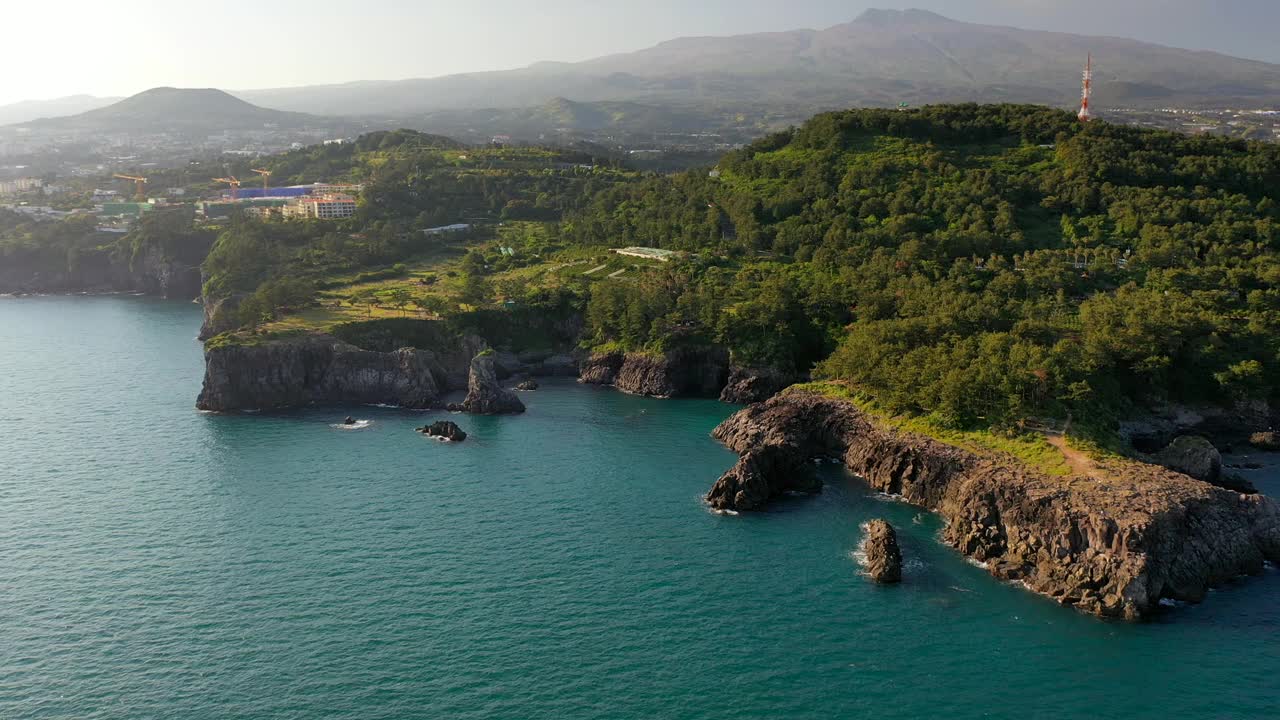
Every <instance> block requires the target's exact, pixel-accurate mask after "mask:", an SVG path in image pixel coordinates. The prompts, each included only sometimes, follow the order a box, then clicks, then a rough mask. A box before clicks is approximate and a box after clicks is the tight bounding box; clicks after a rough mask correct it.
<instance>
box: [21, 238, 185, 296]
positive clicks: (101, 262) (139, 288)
mask: <svg viewBox="0 0 1280 720" xmlns="http://www.w3.org/2000/svg"><path fill="white" fill-rule="evenodd" d="M0 293H32V294H43V293H145V294H147V295H157V296H159V297H165V298H173V299H180V300H191V299H193V298H196V297H198V296H199V295H200V268H199V267H198V266H192V265H190V264H187V263H184V262H182V261H179V260H175V259H171V258H166V257H164V255H163V253H162V252H160V250H158V249H151V250H148V251H146V252H144V253H142V254H141V255H140V256H139V257H137V258H135V259H134V260H133V261H132V262H130V261H129V260H128V259H126V258H121V257H118V256H117V255H115V254H113V253H110V252H106V251H96V250H95V251H93V252H85V253H81V254H80V255H78V256H77V260H76V262H74V263H61V264H58V265H56V266H55V265H48V264H44V265H38V266H36V265H31V264H24V263H21V262H13V263H9V264H7V265H5V266H3V267H0Z"/></svg>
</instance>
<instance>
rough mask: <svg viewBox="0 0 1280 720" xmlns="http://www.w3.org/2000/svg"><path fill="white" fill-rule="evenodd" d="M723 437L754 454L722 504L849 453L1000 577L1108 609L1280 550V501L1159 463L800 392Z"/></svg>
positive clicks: (752, 410)
mask: <svg viewBox="0 0 1280 720" xmlns="http://www.w3.org/2000/svg"><path fill="white" fill-rule="evenodd" d="M714 435H715V437H716V438H718V439H720V440H721V441H723V442H724V443H725V444H726V445H728V446H729V447H730V448H731V449H733V450H735V451H737V452H738V453H740V454H742V455H743V458H742V461H741V462H740V463H739V466H738V467H736V468H734V470H731V471H730V472H728V473H726V474H725V476H724V477H723V478H721V480H720V481H719V482H717V483H716V486H715V487H714V488H713V489H712V491H711V493H710V495H708V502H710V503H711V504H712V506H713V507H716V508H720V509H726V510H752V509H758V508H760V507H761V506H762V505H763V503H765V502H767V500H768V499H769V498H771V497H774V496H776V495H777V494H779V493H781V492H783V491H785V490H788V489H791V488H790V487H789V485H790V482H789V481H788V480H787V478H790V477H800V475H795V474H794V473H795V472H796V471H797V470H799V469H801V468H803V467H804V466H805V465H806V463H807V461H808V460H810V459H811V458H812V457H815V456H834V457H840V458H842V459H843V461H844V463H845V465H846V466H847V467H848V468H849V469H850V470H851V471H853V472H854V473H856V474H858V475H859V476H861V477H863V478H865V479H866V481H867V482H868V483H869V484H870V485H871V487H873V488H874V489H876V490H878V491H881V492H885V493H889V494H893V495H900V496H902V497H903V498H904V499H905V500H906V501H907V502H910V503H912V504H914V505H918V506H921V507H924V508H928V509H930V510H934V511H936V512H938V513H939V514H941V515H942V516H943V518H944V519H945V520H946V521H947V528H946V530H945V532H944V535H943V538H944V540H945V541H946V542H947V543H949V544H950V545H952V546H953V547H955V548H957V549H958V550H960V551H961V552H962V553H964V554H965V555H967V556H969V557H971V558H973V559H975V560H978V561H981V562H983V563H986V564H987V567H988V568H989V570H990V572H991V573H992V574H993V575H995V576H997V577H999V578H1002V579H1006V580H1016V581H1020V582H1022V583H1024V584H1025V585H1026V587H1028V588H1029V589H1031V590H1033V591H1035V592H1038V593H1040V594H1043V595H1046V596H1049V597H1051V598H1054V599H1056V600H1058V601H1059V602H1061V603H1063V604H1066V605H1072V606H1075V607H1077V608H1080V609H1081V610H1084V611H1087V612H1091V613H1095V614H1098V615H1103V616H1112V617H1125V618H1130V619H1135V618H1140V617H1142V616H1145V615H1148V614H1150V613H1151V612H1153V611H1154V610H1155V609H1156V608H1157V607H1158V605H1159V601H1160V600H1161V599H1163V598H1171V599H1175V600H1186V601H1193V602H1194V601H1199V600H1201V599H1202V598H1203V597H1204V595H1205V593H1206V592H1207V591H1208V589H1209V588H1210V587H1212V586H1214V585H1217V584H1220V583H1223V582H1225V581H1227V580H1229V579H1231V578H1234V577H1236V576H1239V575H1242V574H1253V573H1257V572H1260V571H1261V570H1262V568H1263V563H1264V561H1265V560H1268V559H1270V560H1280V506H1277V504H1276V503H1274V502H1273V501H1272V500H1270V499H1268V498H1265V497H1263V496H1261V495H1248V494H1241V493H1238V492H1232V491H1229V490H1225V489H1222V488H1218V487H1214V486H1212V485H1209V484H1207V483H1204V482H1200V481H1197V480H1194V479H1192V478H1190V477H1187V476H1185V475H1181V474H1178V473H1176V472H1173V471H1170V470H1166V469H1164V468H1160V467H1156V466H1151V465H1137V464H1133V465H1129V464H1125V465H1123V466H1116V467H1110V466H1109V467H1108V472H1107V473H1106V477H1105V479H1101V480H1099V479H1094V478H1087V477H1075V478H1056V477H1051V476H1048V475H1043V474H1039V473H1037V472H1035V471H1032V470H1029V469H1025V468H1022V467H1019V466H1018V465H1017V464H1016V463H1015V462H1012V461H1004V460H995V459H989V458H984V457H979V456H977V455H974V454H972V453H969V452H967V451H964V450H960V449H957V448H954V447H951V446H948V445H943V444H941V443H939V442H936V441H934V440H931V439H928V438H924V437H920V436H915V435H911V434H906V433H901V432H897V431H894V430H890V429H885V428H882V427H880V426H878V425H877V424H876V423H874V422H873V421H871V420H870V419H869V418H867V417H866V416H865V415H863V414H862V413H861V412H860V411H858V410H857V408H855V407H854V406H853V405H851V404H849V403H847V402H844V401H840V400H835V399H830V398H826V397H821V396H817V395H813V394H809V393H805V392H798V391H792V392H789V393H784V394H783V395H780V396H777V397H775V398H773V399H771V400H769V401H768V402H766V403H763V404H759V405H753V406H751V407H748V408H746V409H744V410H742V411H740V412H739V413H737V414H736V415H734V416H733V417H731V418H729V419H728V420H726V421H725V422H724V423H723V424H722V425H721V426H720V427H718V428H717V429H716V431H715V433H714ZM762 452H767V457H768V458H769V459H768V462H766V463H762V462H760V461H759V458H760V457H761V453H762ZM748 466H749V467H748Z"/></svg>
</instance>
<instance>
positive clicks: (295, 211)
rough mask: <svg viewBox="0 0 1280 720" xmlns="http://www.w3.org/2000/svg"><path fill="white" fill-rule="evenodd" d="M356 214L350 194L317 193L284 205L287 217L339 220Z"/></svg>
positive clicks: (354, 200)
mask: <svg viewBox="0 0 1280 720" xmlns="http://www.w3.org/2000/svg"><path fill="white" fill-rule="evenodd" d="M355 214H356V199H355V198H353V197H351V196H350V195H319V196H315V197H302V198H298V199H296V200H294V201H293V202H292V203H290V204H289V205H287V206H285V209H284V216H285V217H288V218H312V219H316V220H341V219H342V218H349V217H352V216H353V215H355Z"/></svg>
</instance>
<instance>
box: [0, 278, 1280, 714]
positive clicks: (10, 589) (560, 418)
mask: <svg viewBox="0 0 1280 720" xmlns="http://www.w3.org/2000/svg"><path fill="white" fill-rule="evenodd" d="M198 325H199V310H198V308H196V307H195V306H192V305H188V304H182V303H169V302H160V301H153V300H144V299H137V298H25V299H0V718H3V719H4V720H10V719H17V718H24V719H25V718H78V719H82V720H92V719H98V718H182V719H184V720H197V719H199V720H203V719H210V720H212V719H223V718H300V719H301V718H343V719H352V720H355V719H360V720H368V719H375V718H529V719H540V718H618V719H631V718H637V719H638V718H691V719H701V718H858V717H875V718H910V717H940V716H943V717H949V718H970V717H974V718H976V717H993V718H1095V717H1125V718H1173V717H1189V718H1261V717H1277V716H1280V572H1277V571H1275V570H1270V571H1268V573H1267V574H1266V575H1265V576H1264V577H1262V578H1255V579H1252V580H1249V581H1247V582H1241V583H1238V584H1235V585H1233V586H1231V587H1229V588H1224V589H1223V590H1221V591H1217V592H1214V593H1213V594H1212V595H1211V596H1210V598H1209V600H1208V602H1206V603H1204V604H1202V605H1199V606H1194V607H1180V608H1174V609H1171V610H1170V612H1168V613H1167V614H1166V615H1165V616H1163V617H1162V618H1160V619H1159V620H1157V621H1155V622H1152V623H1148V624H1143V625H1126V624H1122V623H1115V622H1101V621H1098V620H1095V619H1092V618H1089V617H1085V616H1081V615H1078V614H1076V613H1075V612H1073V611H1070V610H1065V609H1062V608H1059V607H1058V606H1056V605H1054V604H1052V603H1050V602H1048V601H1046V600H1043V599H1041V598H1038V597H1035V596H1032V595H1030V594H1028V593H1026V592H1025V591H1023V590H1020V589H1018V588H1016V587H1013V586H1010V585H1006V584H1002V583H999V582H997V581H995V580H993V579H992V578H990V577H989V576H988V575H987V574H986V573H985V572H983V571H982V570H980V569H979V568H976V567H973V566H971V565H969V564H968V563H966V562H965V561H964V559H963V558H961V557H959V556H957V555H956V554H955V553H954V552H953V551H951V550H949V549H947V548H945V547H943V546H941V545H940V544H939V543H938V542H937V541H936V535H937V533H938V530H939V527H940V524H939V522H938V520H937V519H936V518H933V517H931V516H929V515H926V514H922V513H919V512H918V511H917V510H915V509H913V508H911V507H908V506H906V505H903V504H899V503H894V502H888V501H885V500H882V499H879V498H876V497H873V496H872V495H871V494H870V493H869V492H868V490H867V489H866V488H865V487H864V486H863V485H862V484H860V483H859V482H858V481H857V480H856V479H854V478H850V477H847V476H846V475H845V474H843V472H841V471H840V470H839V469H837V468H834V467H827V468H825V469H824V471H825V472H826V473H827V476H826V477H827V481H828V490H827V492H826V493H825V494H823V495H822V496H821V497H819V498H816V499H811V500H809V499H804V500H799V499H798V500H792V501H787V502H784V503H782V504H781V505H780V506H778V507H777V508H776V509H775V510H774V511H773V512H769V513H765V514H761V515H756V516H750V517H748V516H742V517H724V516H718V515H715V514H712V513H709V512H708V511H707V510H706V509H705V507H704V506H703V505H702V503H701V495H702V493H704V492H705V491H706V490H707V488H709V487H710V485H711V483H712V482H714V481H715V479H716V478H717V477H718V476H719V474H720V473H721V472H723V471H724V470H725V469H726V468H728V467H729V466H730V465H731V464H732V462H733V459H734V458H733V456H732V454H731V453H729V452H727V451H726V450H724V449H723V448H721V447H720V446H719V445H717V444H716V443H715V442H714V441H713V440H711V439H710V438H709V437H708V433H709V432H710V431H711V429H712V428H713V427H715V425H716V424H717V423H718V422H719V421H720V420H722V419H723V418H725V417H726V416H727V415H728V414H729V413H730V412H731V411H732V408H730V407H728V406H724V405H720V404H718V403H715V402H705V401H658V400H648V399H641V398H634V397H628V396H625V395H622V394H618V393H614V392H610V391H607V390H598V389H587V388H581V387H577V386H575V385H572V384H551V385H550V386H549V387H548V388H547V389H546V390H544V391H542V392H539V393H536V394H532V395H528V396H526V401H527V402H528V405H529V413H528V414H527V415H526V416H523V417H515V418H465V417H463V418H454V419H456V420H457V421H458V422H459V423H460V424H461V425H463V427H464V429H465V430H467V431H468V432H470V433H472V439H471V440H469V441H468V442H466V443H463V444H459V445H447V444H439V443H436V442H433V441H428V440H425V439H423V438H420V437H418V436H416V435H415V434H414V433H413V432H412V430H413V428H414V427H415V426H418V425H421V424H423V422H424V421H425V420H427V419H430V418H434V417H440V415H439V414H433V413H426V414H420V413H411V412H404V411H399V410H394V409H378V408H334V409H324V410H308V411H305V412H299V413H290V414H279V415H236V416H214V415H205V414H200V413H197V412H196V411H195V410H194V409H193V405H194V399H195V396H196V393H197V392H198V390H199V384H200V376H201V369H202V368H201V360H200V348H199V345H198V344H197V343H196V342H195V340H194V336H195V333H196V329H197V326H198ZM347 414H354V415H356V416H358V417H361V418H367V419H370V420H372V421H373V425H372V426H371V427H370V428H369V429H368V430H365V431H360V432H347V431H341V430H337V429H334V428H332V427H331V426H330V425H331V423H334V422H336V421H337V420H338V419H339V418H341V417H342V416H344V415H347ZM1254 479H1255V480H1257V481H1258V482H1259V483H1260V484H1262V485H1263V486H1264V487H1267V488H1269V489H1271V490H1273V491H1280V477H1278V476H1277V475H1276V471H1275V470H1274V469H1271V470H1268V471H1262V472H1259V473H1255V474H1254ZM873 517H885V518H888V519H889V520H890V521H892V522H893V523H894V524H895V525H896V526H897V527H898V528H899V533H900V535H901V537H902V542H903V546H904V553H905V555H906V557H907V559H908V567H907V572H906V582H905V583H904V584H903V585H902V586H900V587H893V588H881V587H875V586H873V585H871V584H870V583H868V582H867V581H866V580H865V579H864V578H863V577H861V576H860V575H859V574H858V566H857V564H856V562H855V561H854V559H853V558H852V557H851V553H852V552H853V551H854V550H855V549H856V548H857V545H858V541H859V536H860V529H859V525H860V524H861V523H862V522H864V521H865V520H867V519H870V518H873Z"/></svg>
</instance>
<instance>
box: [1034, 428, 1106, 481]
mask: <svg viewBox="0 0 1280 720" xmlns="http://www.w3.org/2000/svg"><path fill="white" fill-rule="evenodd" d="M1044 439H1045V440H1048V441H1049V444H1050V445H1052V446H1054V447H1056V448H1058V450H1059V451H1060V452H1061V453H1062V457H1063V458H1065V459H1066V461H1067V466H1068V467H1070V468H1071V472H1073V473H1075V474H1077V475H1087V476H1089V477H1091V478H1093V479H1095V480H1102V479H1104V478H1105V477H1106V475H1107V473H1106V471H1105V470H1103V469H1102V468H1101V467H1099V466H1098V463H1096V462H1094V460H1093V458H1091V457H1089V456H1088V455H1085V454H1084V453H1082V452H1080V451H1079V450H1076V449H1074V448H1072V447H1071V446H1070V445H1068V444H1067V438H1066V436H1064V435H1061V434H1057V433H1045V434H1044Z"/></svg>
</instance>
